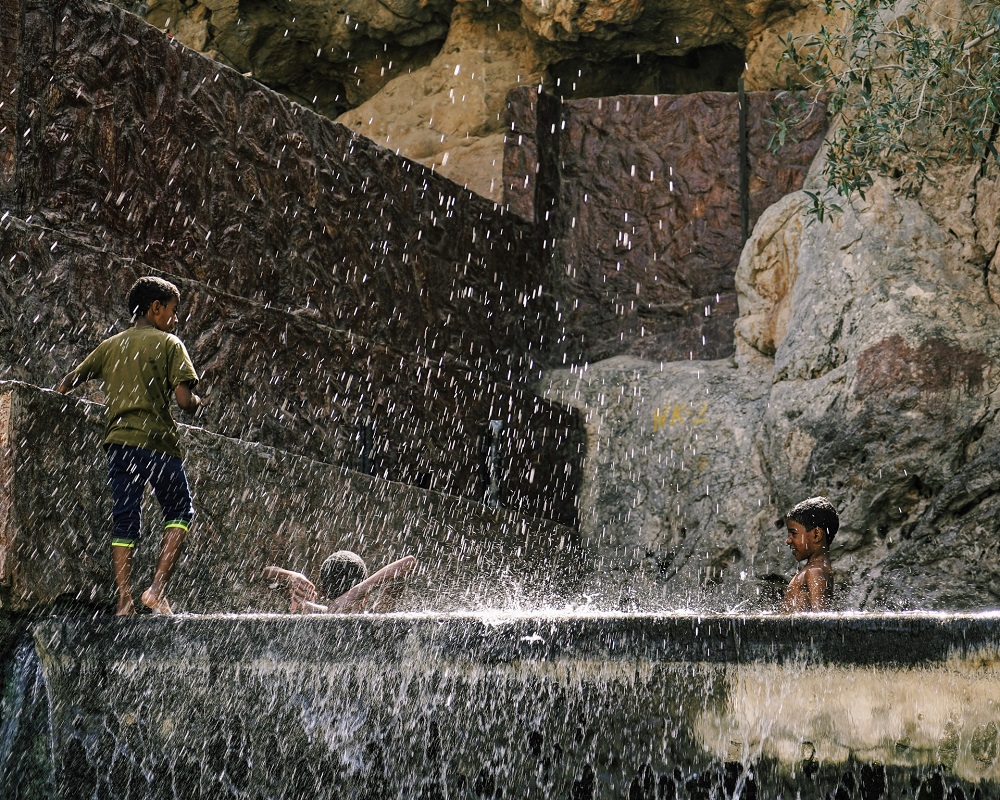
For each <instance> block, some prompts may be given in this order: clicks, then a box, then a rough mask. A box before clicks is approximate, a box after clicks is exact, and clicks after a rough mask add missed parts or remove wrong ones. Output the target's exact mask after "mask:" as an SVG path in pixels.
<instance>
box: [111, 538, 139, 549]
mask: <svg viewBox="0 0 1000 800" xmlns="http://www.w3.org/2000/svg"><path fill="white" fill-rule="evenodd" d="M111 546H112V547H129V548H131V547H135V542H133V541H132V540H131V539H112V540H111Z"/></svg>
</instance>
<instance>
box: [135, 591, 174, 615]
mask: <svg viewBox="0 0 1000 800" xmlns="http://www.w3.org/2000/svg"><path fill="white" fill-rule="evenodd" d="M142 604H143V605H144V606H146V608H148V609H150V610H151V611H152V612H153V613H154V614H162V615H163V616H165V617H172V616H173V615H174V612H173V611H171V610H170V604H169V603H168V602H167V598H166V597H163V596H161V595H157V594H156V593H155V592H154V591H153V590H152V589H147V590H146V591H144V592H143V593H142Z"/></svg>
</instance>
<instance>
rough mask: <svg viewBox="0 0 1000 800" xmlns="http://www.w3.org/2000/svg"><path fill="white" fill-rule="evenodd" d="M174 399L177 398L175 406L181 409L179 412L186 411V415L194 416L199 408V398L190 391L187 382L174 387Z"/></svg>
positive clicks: (189, 384)
mask: <svg viewBox="0 0 1000 800" xmlns="http://www.w3.org/2000/svg"><path fill="white" fill-rule="evenodd" d="M174 397H175V398H177V405H179V406H180V407H181V410H182V411H186V412H187V413H188V414H194V413H195V412H196V411H197V410H198V409H199V408H201V398H200V397H198V395H196V394H195V393H194V392H192V391H191V383H190V382H189V381H185V382H184V383H178V384H177V385H176V386H175V387H174Z"/></svg>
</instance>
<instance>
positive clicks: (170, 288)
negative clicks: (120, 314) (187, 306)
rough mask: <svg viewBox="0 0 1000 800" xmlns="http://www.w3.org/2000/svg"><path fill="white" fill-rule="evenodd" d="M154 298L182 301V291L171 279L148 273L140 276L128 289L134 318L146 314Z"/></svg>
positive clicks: (164, 300)
mask: <svg viewBox="0 0 1000 800" xmlns="http://www.w3.org/2000/svg"><path fill="white" fill-rule="evenodd" d="M154 300H159V301H160V302H161V303H168V302H170V301H171V300H176V301H177V302H178V303H179V302H180V301H181V293H180V291H179V290H178V289H177V287H176V286H174V285H173V284H172V283H171V282H170V281H165V280H164V279H163V278H157V277H156V276H155V275H146V276H145V277H142V278H139V280H137V281H136V282H135V283H133V284H132V288H131V289H129V290H128V312H129V314H131V315H132V318H133V319H136V318H138V317H142V316H145V314H146V312H147V311H149V307H150V306H151V305H153V301H154Z"/></svg>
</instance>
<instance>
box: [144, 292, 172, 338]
mask: <svg viewBox="0 0 1000 800" xmlns="http://www.w3.org/2000/svg"><path fill="white" fill-rule="evenodd" d="M177 305H178V304H177V301H176V300H174V299H170V300H168V301H167V302H166V303H164V302H161V301H160V300H154V301H153V304H152V305H151V306H150V307H149V311H147V312H146V318H147V319H148V320H149V321H150V323H152V325H153V327H154V328H156V329H157V330H160V331H163V332H164V333H173V332H174V331H175V330H176V329H177Z"/></svg>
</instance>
